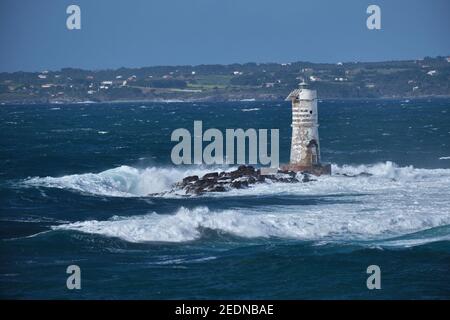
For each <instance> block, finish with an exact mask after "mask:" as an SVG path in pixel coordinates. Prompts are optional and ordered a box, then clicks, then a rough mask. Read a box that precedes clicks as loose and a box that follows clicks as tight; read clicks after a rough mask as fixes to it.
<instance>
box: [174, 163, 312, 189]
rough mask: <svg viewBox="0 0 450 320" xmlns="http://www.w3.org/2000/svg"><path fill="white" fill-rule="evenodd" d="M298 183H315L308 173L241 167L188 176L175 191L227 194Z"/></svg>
mask: <svg viewBox="0 0 450 320" xmlns="http://www.w3.org/2000/svg"><path fill="white" fill-rule="evenodd" d="M269 181H270V182H284V183H298V182H309V181H314V179H312V178H311V176H310V175H309V174H308V173H300V172H294V171H289V170H278V171H276V172H275V173H273V174H272V173H270V174H265V173H261V170H260V169H255V168H254V167H252V166H246V165H241V166H239V168H238V169H237V170H234V171H229V172H226V171H221V172H210V173H207V174H205V175H204V176H202V177H199V176H188V177H186V178H184V179H183V180H182V181H180V182H178V183H176V184H175V185H174V188H175V189H178V190H184V191H185V192H186V194H189V195H199V194H203V193H206V192H225V191H229V190H232V189H244V188H248V187H249V186H251V185H254V184H258V183H265V182H269Z"/></svg>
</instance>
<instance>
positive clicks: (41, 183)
mask: <svg viewBox="0 0 450 320" xmlns="http://www.w3.org/2000/svg"><path fill="white" fill-rule="evenodd" d="M228 169H230V168H228ZM214 170H226V169H225V168H204V167H202V168H194V169H186V168H170V167H167V168H163V167H150V168H145V169H138V168H134V167H130V166H120V167H117V168H114V169H110V170H106V171H102V172H100V173H85V174H74V175H66V176H62V177H33V178H29V179H27V180H25V181H23V184H24V185H25V186H32V187H47V188H59V189H68V190H74V191H78V192H82V193H86V194H93V195H102V196H112V197H143V196H147V195H149V194H155V193H162V192H168V191H170V190H171V189H172V186H173V184H174V183H176V182H178V181H181V180H182V179H183V178H184V177H186V176H189V175H199V176H202V175H203V174H205V173H207V172H211V171H214ZM332 172H333V175H332V176H322V177H319V178H317V181H315V182H310V183H306V184H305V183H298V184H285V183H274V184H259V185H255V186H254V187H252V188H249V189H243V190H233V191H230V192H226V193H219V194H216V196H234V195H236V194H241V195H246V194H247V195H248V194H278V193H281V194H285V193H291V194H328V193H341V192H377V191H380V190H386V189H393V188H395V189H399V188H401V187H405V188H406V189H405V190H410V189H411V188H416V187H420V188H427V187H430V188H435V189H436V188H437V189H439V187H442V188H443V189H444V190H445V189H448V188H449V185H450V169H418V168H414V167H412V166H407V167H399V166H397V165H396V164H395V163H392V162H390V161H387V162H385V163H378V164H374V165H357V166H351V165H343V166H338V165H333V166H332ZM363 173H366V174H367V173H368V174H370V175H364V176H358V175H360V174H363ZM348 176H355V177H352V178H349V177H348ZM411 182H413V184H411ZM416 191H417V190H416ZM417 194H419V192H417Z"/></svg>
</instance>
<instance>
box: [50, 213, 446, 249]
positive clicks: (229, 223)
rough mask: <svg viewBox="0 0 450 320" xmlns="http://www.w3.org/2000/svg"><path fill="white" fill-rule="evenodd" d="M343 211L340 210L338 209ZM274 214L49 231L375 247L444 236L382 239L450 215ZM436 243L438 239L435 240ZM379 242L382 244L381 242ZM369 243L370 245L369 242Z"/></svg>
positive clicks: (121, 221)
mask: <svg viewBox="0 0 450 320" xmlns="http://www.w3.org/2000/svg"><path fill="white" fill-rule="evenodd" d="M342 209H344V210H342ZM274 212H276V213H268V212H263V213H261V212H257V211H254V212H252V211H248V210H241V209H236V210H220V211H211V210H209V209H208V208H206V207H198V208H195V209H192V210H190V209H187V208H184V207H182V208H180V209H179V210H178V211H177V212H176V213H175V214H170V215H168V214H162V215H161V214H156V213H152V214H148V215H144V216H134V217H117V216H116V217H113V218H111V219H110V220H106V221H97V220H90V221H81V222H75V223H70V224H63V225H59V226H55V227H53V229H54V230H73V231H80V232H84V233H90V234H98V235H103V236H108V237H117V238H120V239H123V240H125V241H128V242H186V241H193V240H197V239H199V238H201V237H202V231H203V230H205V229H211V230H215V231H217V232H221V233H226V234H230V235H233V236H237V237H242V238H270V237H274V238H288V239H289V238H291V239H298V240H313V241H322V240H329V241H369V240H373V241H378V242H377V243H379V245H386V246H411V245H414V244H424V243H427V242H433V241H438V240H445V239H447V240H450V233H449V232H447V233H446V234H445V235H444V236H443V235H440V236H439V237H436V236H430V237H426V238H417V237H416V238H411V239H400V240H395V241H391V242H389V241H387V242H386V241H385V239H388V238H391V237H395V236H400V235H405V234H409V233H413V232H418V231H421V230H426V229H430V228H434V227H439V226H445V225H448V224H449V223H450V214H449V213H448V212H434V213H432V214H431V213H430V214H426V213H424V212H415V211H411V212H395V213H394V212H392V211H385V212H379V213H376V214H372V213H370V214H368V213H367V212H364V211H360V212H357V211H355V210H352V209H351V208H350V207H348V208H336V207H329V208H303V209H299V208H285V210H280V209H279V208H278V210H274ZM436 239H437V240H436ZM380 241H381V242H380ZM371 244H373V243H371Z"/></svg>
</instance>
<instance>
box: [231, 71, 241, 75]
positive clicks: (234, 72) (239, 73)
mask: <svg viewBox="0 0 450 320" xmlns="http://www.w3.org/2000/svg"><path fill="white" fill-rule="evenodd" d="M233 74H234V75H235V76H240V75H242V71H233Z"/></svg>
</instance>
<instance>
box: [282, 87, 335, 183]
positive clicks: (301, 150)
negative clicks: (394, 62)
mask: <svg viewBox="0 0 450 320" xmlns="http://www.w3.org/2000/svg"><path fill="white" fill-rule="evenodd" d="M286 100H288V101H289V100H291V101H292V125H291V126H292V142H291V158H290V163H289V165H287V166H285V167H284V169H288V170H293V171H301V172H307V173H311V174H315V175H322V174H331V165H329V164H328V165H322V164H321V162H320V161H321V159H320V143H319V130H318V128H319V123H318V112H317V111H318V110H317V92H316V91H315V90H311V89H308V86H307V84H306V83H305V82H302V83H300V85H299V89H295V90H293V91H292V92H291V93H290V94H289V95H288V96H287V98H286Z"/></svg>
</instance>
